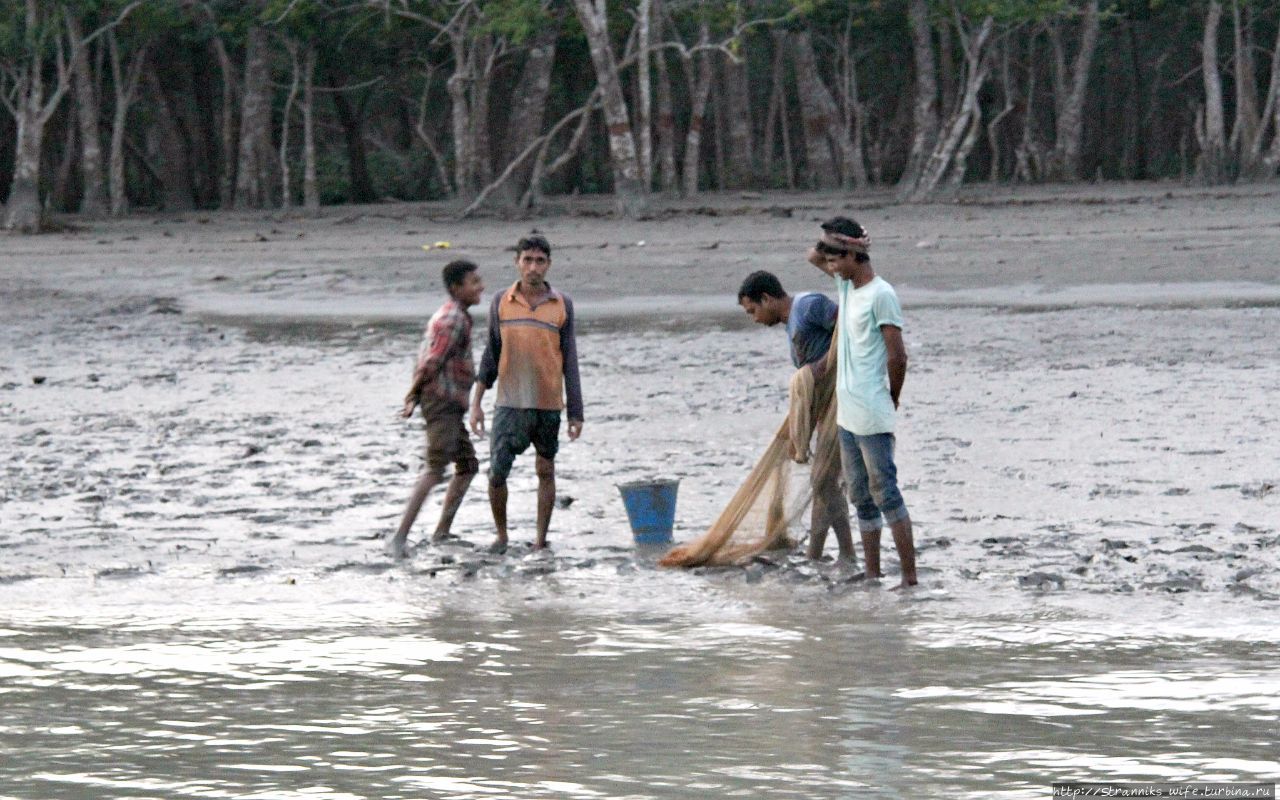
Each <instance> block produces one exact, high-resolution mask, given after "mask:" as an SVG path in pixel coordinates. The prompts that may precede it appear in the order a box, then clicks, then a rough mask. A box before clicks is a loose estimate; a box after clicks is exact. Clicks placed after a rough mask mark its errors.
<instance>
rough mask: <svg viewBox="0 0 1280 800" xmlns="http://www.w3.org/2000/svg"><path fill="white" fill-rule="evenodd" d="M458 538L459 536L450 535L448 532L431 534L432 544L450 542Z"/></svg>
mask: <svg viewBox="0 0 1280 800" xmlns="http://www.w3.org/2000/svg"><path fill="white" fill-rule="evenodd" d="M457 538H459V537H458V535H457V534H454V533H449V532H448V531H436V532H435V533H433V534H431V543H432V544H440V543H441V542H449V541H453V540H454V539H457Z"/></svg>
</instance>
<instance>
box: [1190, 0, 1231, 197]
mask: <svg viewBox="0 0 1280 800" xmlns="http://www.w3.org/2000/svg"><path fill="white" fill-rule="evenodd" d="M1221 21H1222V3H1221V2H1219V0H1209V9H1208V12H1207V13H1206V14H1205V21H1204V38H1203V39H1202V41H1201V50H1202V60H1201V71H1202V73H1203V76H1204V108H1203V109H1202V110H1201V112H1200V113H1199V114H1198V115H1197V116H1198V118H1199V119H1198V124H1197V126H1196V138H1197V139H1199V143H1200V157H1199V158H1198V159H1197V163H1196V175H1197V177H1198V178H1199V180H1200V181H1202V182H1203V183H1206V184H1210V185H1213V184H1219V183H1222V182H1224V181H1225V180H1226V179H1227V169H1226V166H1227V165H1226V146H1227V135H1226V120H1225V119H1224V115H1223V110H1222V73H1221V72H1220V71H1219V69H1218V25H1219V23H1220V22H1221Z"/></svg>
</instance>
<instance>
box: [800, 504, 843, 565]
mask: <svg viewBox="0 0 1280 800" xmlns="http://www.w3.org/2000/svg"><path fill="white" fill-rule="evenodd" d="M826 544H827V513H826V509H824V508H823V507H822V503H820V502H818V501H817V499H816V498H815V499H814V503H813V510H812V511H811V512H810V514H809V551H808V552H807V553H806V555H807V556H808V557H809V558H811V559H813V560H814V561H817V560H818V559H820V558H822V548H823V547H825V546H826ZM842 549H843V548H842Z"/></svg>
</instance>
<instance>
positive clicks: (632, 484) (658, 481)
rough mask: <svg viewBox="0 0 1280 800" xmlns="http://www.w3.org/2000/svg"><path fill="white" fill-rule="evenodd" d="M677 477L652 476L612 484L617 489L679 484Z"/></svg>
mask: <svg viewBox="0 0 1280 800" xmlns="http://www.w3.org/2000/svg"><path fill="white" fill-rule="evenodd" d="M679 485H680V479H679V478H652V479H648V480H637V481H627V482H626V483H615V484H614V486H616V487H618V488H619V489H624V490H625V489H639V488H642V487H648V486H679Z"/></svg>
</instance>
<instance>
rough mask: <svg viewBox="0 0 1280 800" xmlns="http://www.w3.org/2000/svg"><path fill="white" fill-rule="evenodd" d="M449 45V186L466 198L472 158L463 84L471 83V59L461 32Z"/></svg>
mask: <svg viewBox="0 0 1280 800" xmlns="http://www.w3.org/2000/svg"><path fill="white" fill-rule="evenodd" d="M450 41H451V43H452V45H453V74H452V75H450V76H449V80H448V81H447V82H446V83H445V90H446V91H447V92H448V93H449V114H450V120H451V121H452V123H453V172H454V175H453V185H454V187H455V188H456V190H457V192H458V194H459V195H461V196H463V197H466V198H470V197H472V196H473V195H474V194H475V192H476V189H477V187H476V175H475V158H474V157H473V156H472V153H471V144H472V139H471V104H470V102H469V101H468V99H467V84H469V83H470V82H471V70H472V68H473V67H472V64H471V59H470V58H469V57H468V54H467V49H466V44H465V31H464V32H462V33H457V34H454V35H452V36H451V37H450Z"/></svg>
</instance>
